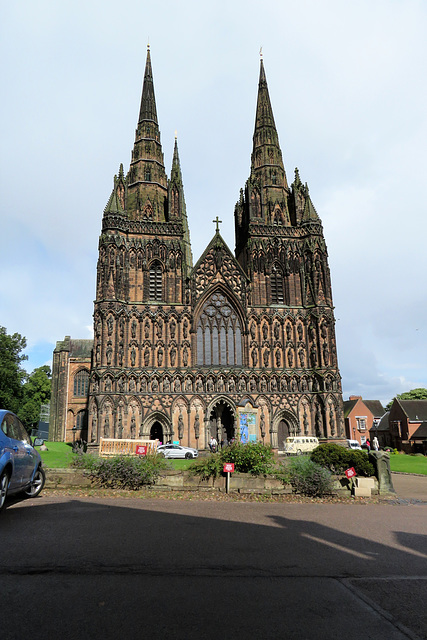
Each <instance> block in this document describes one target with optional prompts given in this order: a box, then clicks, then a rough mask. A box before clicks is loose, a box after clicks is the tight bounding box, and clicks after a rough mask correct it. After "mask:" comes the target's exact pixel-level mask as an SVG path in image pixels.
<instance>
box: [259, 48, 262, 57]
mask: <svg viewBox="0 0 427 640" xmlns="http://www.w3.org/2000/svg"><path fill="white" fill-rule="evenodd" d="M259 57H260V59H261V60H262V47H260V48H259Z"/></svg>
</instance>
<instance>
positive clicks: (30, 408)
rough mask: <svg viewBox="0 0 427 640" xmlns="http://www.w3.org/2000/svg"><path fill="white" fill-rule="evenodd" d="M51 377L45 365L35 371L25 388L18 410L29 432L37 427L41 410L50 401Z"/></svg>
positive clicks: (29, 377)
mask: <svg viewBox="0 0 427 640" xmlns="http://www.w3.org/2000/svg"><path fill="white" fill-rule="evenodd" d="M50 377H51V372H50V367H48V366H47V365H43V366H42V367H38V368H37V369H34V371H33V372H32V373H31V374H30V375H29V376H28V379H27V381H26V382H25V384H24V386H23V389H22V391H23V397H22V404H21V406H20V408H19V410H18V416H19V418H20V419H21V420H22V422H23V423H24V425H25V426H26V428H27V429H28V430H31V429H32V428H36V427H37V424H38V422H39V417H40V408H41V406H42V404H47V403H48V402H49V400H50V389H51V379H50Z"/></svg>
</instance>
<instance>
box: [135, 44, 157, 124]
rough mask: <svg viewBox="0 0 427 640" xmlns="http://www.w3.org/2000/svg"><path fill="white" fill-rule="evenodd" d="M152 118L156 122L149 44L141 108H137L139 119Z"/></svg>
mask: <svg viewBox="0 0 427 640" xmlns="http://www.w3.org/2000/svg"><path fill="white" fill-rule="evenodd" d="M141 120H153V121H154V122H155V123H156V124H158V122H157V110H156V98H155V95H154V82H153V71H152V69H151V56H150V45H148V46H147V61H146V63H145V74H144V83H143V85H142V97H141V108H140V110H139V119H138V122H141Z"/></svg>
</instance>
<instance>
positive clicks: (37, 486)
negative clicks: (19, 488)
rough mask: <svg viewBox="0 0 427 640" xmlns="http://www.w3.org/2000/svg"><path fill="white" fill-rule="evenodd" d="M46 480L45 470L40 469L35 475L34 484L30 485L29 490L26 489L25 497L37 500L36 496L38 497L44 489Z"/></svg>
mask: <svg viewBox="0 0 427 640" xmlns="http://www.w3.org/2000/svg"><path fill="white" fill-rule="evenodd" d="M45 480H46V475H45V472H44V469H42V467H39V468H38V469H37V471H36V473H35V475H34V478H33V481H32V483H31V484H30V486H29V487H28V489H25V491H24V495H25V496H27V498H35V497H36V496H38V495H39V493H40V492H41V490H42V489H43V487H44V483H45Z"/></svg>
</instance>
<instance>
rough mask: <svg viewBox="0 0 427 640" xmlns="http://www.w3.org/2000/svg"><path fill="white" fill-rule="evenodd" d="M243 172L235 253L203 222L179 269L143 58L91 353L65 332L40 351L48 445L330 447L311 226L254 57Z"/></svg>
mask: <svg viewBox="0 0 427 640" xmlns="http://www.w3.org/2000/svg"><path fill="white" fill-rule="evenodd" d="M250 164H251V166H250V175H249V178H248V180H247V182H246V184H245V185H244V187H243V188H242V189H241V190H240V195H239V198H238V201H237V204H236V205H235V209H234V220H235V243H236V247H235V252H234V253H233V252H232V251H231V250H230V249H229V247H228V246H227V244H226V243H225V242H224V240H223V238H222V236H221V233H220V229H219V222H220V221H219V220H218V218H217V219H216V221H214V222H216V230H215V233H214V236H213V237H212V239H211V241H210V242H209V244H208V246H207V247H206V249H205V250H204V251H203V253H202V255H201V256H200V258H199V259H198V260H197V262H196V263H195V264H193V255H192V249H191V242H190V231H189V226H188V219H187V212H186V205H185V198H184V188H183V181H182V174H181V166H180V160H179V154H178V145H177V140H176V139H175V147H174V153H173V161H172V168H171V173H170V178H168V176H167V174H166V170H165V166H164V159H163V152H162V145H161V141H160V130H159V123H158V120H157V110H156V100H155V94H154V83H153V74H152V66H151V56H150V50H149V49H148V51H147V60H146V67H145V75H144V82H143V89H142V97H141V105H140V111H139V118H138V125H137V128H136V134H135V143H134V146H133V150H132V157H131V163H130V168H129V171H128V173H127V174H126V175H125V173H124V170H123V166H122V165H121V166H120V170H119V172H118V175H117V176H115V177H114V187H113V191H112V193H111V196H110V198H109V200H108V203H107V206H106V207H105V210H104V215H103V219H102V230H101V235H100V238H99V258H98V266H97V278H96V299H95V303H94V340H93V344H92V343H91V344H90V349H88V345H87V344H86V343H88V342H89V341H72V340H70V338H68V339H67V338H66V339H65V341H63V342H59V343H57V347H56V349H55V351H54V359H53V391H52V407H51V424H50V438H51V439H52V440H64V439H65V440H68V441H69V440H70V439H71V437H70V436H71V434H72V435H73V436H76V435H77V437H83V438H84V439H86V440H87V441H88V442H89V443H93V444H94V445H96V444H97V443H98V442H99V439H100V438H101V437H106V438H108V437H109V438H132V439H133V438H144V439H146V438H150V439H154V438H158V439H159V440H160V441H162V442H166V441H169V440H171V441H175V442H178V441H179V443H180V444H182V445H185V446H191V447H195V448H197V449H205V448H207V446H208V441H209V439H210V437H211V436H215V437H216V438H217V440H218V442H221V441H225V442H231V441H233V440H234V439H237V440H240V441H242V442H256V441H262V442H264V443H270V444H271V445H272V447H273V448H275V449H281V448H282V446H283V441H284V439H285V438H286V437H287V436H289V435H300V436H304V435H306V436H309V435H310V436H311V435H315V436H317V437H319V438H321V439H322V440H323V441H324V440H333V441H337V440H340V439H342V438H344V431H343V428H344V424H343V411H342V406H343V405H342V395H341V378H340V374H339V370H338V362H337V349H336V339H335V319H334V311H333V303H332V290H331V279H330V273H329V266H328V254H327V248H326V244H325V239H324V236H323V228H322V223H321V221H320V218H319V216H318V214H317V212H316V209H315V208H314V206H313V203H312V201H311V198H310V195H309V190H308V187H307V184H303V182H301V179H300V176H299V173H298V170H297V169H296V170H295V177H294V181H293V183H292V184H291V185H290V186H289V185H288V181H287V177H286V172H285V167H284V162H283V158H282V152H281V150H280V145H279V138H278V134H277V130H276V125H275V121H274V117H273V110H272V107H271V103H270V97H269V92H268V86H267V80H266V75H265V70H264V64H263V60H262V58H261V61H260V75H259V84H258V98H257V106H256V115H255V129H254V134H253V148H252V155H251V163H250ZM206 222H210V221H206ZM73 345H74V346H73ZM73 349H74V351H73ZM79 349H80V351H79ZM88 351H90V357H88ZM82 407H83V408H82Z"/></svg>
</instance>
